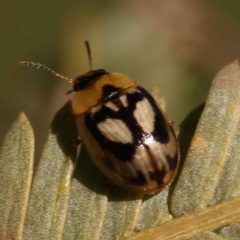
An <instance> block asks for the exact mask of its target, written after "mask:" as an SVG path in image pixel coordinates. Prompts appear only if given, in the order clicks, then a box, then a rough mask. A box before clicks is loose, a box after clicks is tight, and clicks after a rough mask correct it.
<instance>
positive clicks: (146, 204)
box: [136, 187, 172, 231]
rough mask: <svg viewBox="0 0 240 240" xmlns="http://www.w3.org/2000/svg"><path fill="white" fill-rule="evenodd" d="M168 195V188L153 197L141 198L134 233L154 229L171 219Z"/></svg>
mask: <svg viewBox="0 0 240 240" xmlns="http://www.w3.org/2000/svg"><path fill="white" fill-rule="evenodd" d="M168 194H169V187H167V188H165V189H164V190H163V191H161V192H160V193H158V194H156V195H154V196H152V195H146V196H145V197H144V198H143V202H142V205H141V209H140V214H139V216H138V220H137V224H136V231H142V230H144V229H147V228H151V227H155V226H157V225H158V224H160V223H164V222H166V221H169V220H171V219H172V215H171V214H170V213H169V211H168Z"/></svg>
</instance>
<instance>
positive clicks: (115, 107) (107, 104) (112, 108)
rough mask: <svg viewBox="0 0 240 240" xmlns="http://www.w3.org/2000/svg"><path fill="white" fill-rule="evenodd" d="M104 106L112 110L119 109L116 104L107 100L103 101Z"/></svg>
mask: <svg viewBox="0 0 240 240" xmlns="http://www.w3.org/2000/svg"><path fill="white" fill-rule="evenodd" d="M105 106H106V107H108V108H110V109H111V110H113V111H114V112H117V111H119V108H118V107H117V106H116V104H114V103H113V102H110V101H109V102H107V103H105Z"/></svg>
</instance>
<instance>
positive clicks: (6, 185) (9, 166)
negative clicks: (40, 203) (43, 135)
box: [0, 113, 34, 239]
mask: <svg viewBox="0 0 240 240" xmlns="http://www.w3.org/2000/svg"><path fill="white" fill-rule="evenodd" d="M33 155H34V135H33V131H32V127H31V125H30V123H29V121H28V119H27V118H26V116H25V115H24V113H21V114H20V116H19V117H18V119H17V120H16V121H15V122H14V123H13V125H12V126H11V128H10V130H9V131H8V133H7V135H6V137H5V140H4V143H3V146H2V149H1V154H0V179H1V181H0V239H22V232H23V224H24V218H25V214H26V209H27V202H28V196H29V191H30V186H31V179H32V171H33Z"/></svg>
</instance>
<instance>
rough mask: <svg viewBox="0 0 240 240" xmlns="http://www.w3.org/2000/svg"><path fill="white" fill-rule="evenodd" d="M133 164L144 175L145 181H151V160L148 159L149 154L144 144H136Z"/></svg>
mask: <svg viewBox="0 0 240 240" xmlns="http://www.w3.org/2000/svg"><path fill="white" fill-rule="evenodd" d="M133 159H134V161H133V162H134V164H135V168H136V169H139V170H140V171H141V172H142V173H143V174H144V176H145V179H146V181H147V182H149V181H151V180H150V179H149V171H154V169H153V168H152V164H151V161H150V159H149V154H148V153H147V150H146V149H145V147H144V146H141V145H140V146H138V147H137V149H136V152H135V154H134V157H133Z"/></svg>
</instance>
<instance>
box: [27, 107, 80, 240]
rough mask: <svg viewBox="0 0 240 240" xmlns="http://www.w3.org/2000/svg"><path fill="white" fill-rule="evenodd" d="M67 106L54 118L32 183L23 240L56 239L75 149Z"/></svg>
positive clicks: (74, 132)
mask: <svg viewBox="0 0 240 240" xmlns="http://www.w3.org/2000/svg"><path fill="white" fill-rule="evenodd" d="M70 111H71V108H70V106H69V103H68V104H67V105H66V106H65V107H64V108H63V109H61V110H60V111H59V112H58V114H57V115H56V116H55V119H54V121H53V123H52V126H51V130H50V132H49V136H48V139H47V142H46V145H45V147H44V151H43V154H42V157H41V160H40V163H39V166H38V168H37V172H36V176H35V177H34V180H33V185H32V189H31V194H30V199H29V204H28V208H27V214H26V221H25V226H24V239H34V240H37V239H59V238H61V234H62V231H63V226H64V222H65V219H66V215H67V206H68V198H69V190H70V182H71V176H72V173H73V169H74V161H75V157H76V149H75V148H74V147H73V144H72V142H71V140H72V139H74V138H76V128H75V127H74V124H72V120H71V119H70V118H69V113H70Z"/></svg>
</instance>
